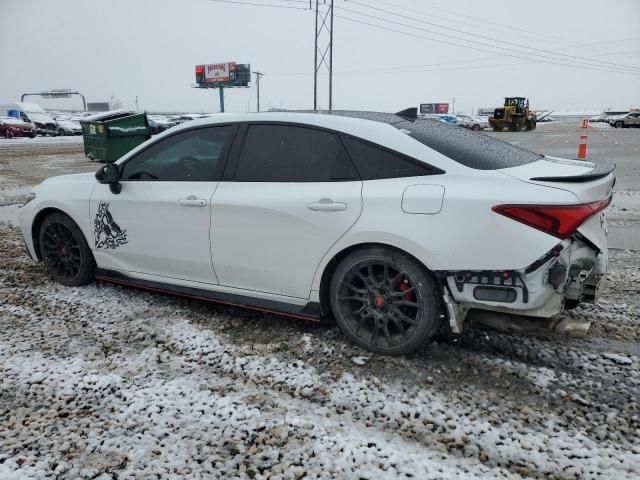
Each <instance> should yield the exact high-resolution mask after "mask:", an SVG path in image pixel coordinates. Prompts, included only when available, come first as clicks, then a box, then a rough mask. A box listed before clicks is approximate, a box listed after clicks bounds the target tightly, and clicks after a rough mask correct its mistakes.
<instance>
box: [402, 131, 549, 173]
mask: <svg viewBox="0 0 640 480" xmlns="http://www.w3.org/2000/svg"><path fill="white" fill-rule="evenodd" d="M393 126H394V127H396V128H397V129H399V130H402V131H404V132H405V133H407V132H408V133H407V134H408V135H409V136H410V137H412V138H414V139H415V140H417V141H418V142H420V143H422V144H424V145H426V146H427V147H429V148H432V149H434V150H435V151H436V152H439V153H441V154H443V155H445V156H447V157H449V158H451V159H452V160H455V161H456V162H458V163H461V164H462V165H465V166H467V167H470V168H475V169H477V170H497V169H500V168H509V167H518V166H520V165H526V164H527V163H533V162H537V161H538V160H540V159H542V158H543V156H542V155H540V154H538V153H534V152H532V151H530V150H526V149H524V148H521V147H517V146H515V145H511V144H510V143H507V142H505V141H503V140H498V139H497V138H493V137H490V136H489V135H486V134H484V133H478V132H472V131H470V130H467V129H465V128H462V127H458V126H454V125H447V124H446V123H443V122H439V121H437V120H431V119H418V120H416V121H413V122H412V121H407V120H403V121H401V122H397V123H393Z"/></svg>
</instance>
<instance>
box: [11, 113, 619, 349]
mask: <svg viewBox="0 0 640 480" xmlns="http://www.w3.org/2000/svg"><path fill="white" fill-rule="evenodd" d="M613 169H614V165H613V164H610V163H607V162H600V163H597V164H594V163H590V162H585V161H574V160H563V159H557V158H551V157H544V156H542V155H538V154H536V153H533V152H530V151H528V150H524V149H522V148H519V147H516V146H513V145H510V144H508V143H505V142H503V141H501V140H497V139H493V138H490V137H488V136H486V135H482V134H479V133H476V132H472V131H469V130H466V129H462V128H458V127H454V126H450V125H446V124H444V123H442V122H439V121H436V120H429V119H418V118H416V114H415V110H411V109H410V110H407V111H403V112H399V113H398V114H377V113H366V112H333V113H332V114H326V113H325V114H322V113H302V112H300V113H298V112H270V113H259V114H220V115H216V116H215V117H213V118H206V119H202V120H194V121H191V122H188V123H186V124H184V125H180V126H178V127H175V128H173V129H171V130H168V131H166V132H164V133H162V134H160V135H158V136H157V137H154V138H153V139H151V140H149V141H147V142H145V143H144V144H142V145H140V146H138V147H136V148H135V149H133V150H132V151H130V152H129V153H127V154H126V155H124V156H123V157H122V158H121V159H119V160H118V161H117V162H115V163H114V164H107V165H104V166H102V167H101V168H100V169H99V170H98V172H97V173H96V174H95V175H92V174H76V175H64V176H60V177H53V178H50V179H48V180H46V181H45V182H43V183H42V184H40V185H38V186H37V187H36V188H35V190H34V191H33V193H32V194H31V195H30V196H29V201H28V202H27V203H26V204H25V205H24V207H23V208H22V209H21V210H20V212H19V221H20V225H21V229H22V233H23V235H24V240H25V243H26V247H27V250H28V253H29V255H30V256H31V258H33V259H34V260H39V261H43V262H44V263H45V264H46V268H47V269H48V271H49V274H50V275H51V277H52V278H53V279H54V280H56V281H58V282H60V283H62V284H64V285H69V286H79V285H84V284H87V283H89V282H92V281H93V280H94V279H96V278H97V279H100V280H105V281H111V282H116V283H120V284H123V285H129V286H134V287H141V288H147V289H151V290H154V291H161V292H168V293H175V294H180V295H186V296H192V297H195V298H201V299H208V300H212V301H217V302H223V303H228V304H233V305H239V306H244V307H249V308H254V309H258V310H266V311H275V312H279V313H282V314H284V315H289V316H293V317H301V318H306V319H320V318H333V319H335V321H337V323H338V324H339V326H340V327H341V328H342V330H343V331H344V333H345V334H346V335H347V336H348V337H350V338H351V339H352V340H353V341H354V342H356V343H357V344H358V345H360V346H362V347H364V348H366V349H369V350H372V351H374V352H379V353H385V354H404V353H408V352H411V351H413V350H415V349H416V348H418V347H420V346H421V345H422V344H424V342H426V341H427V340H428V339H429V338H430V337H431V336H432V335H433V334H434V333H435V332H436V330H437V329H439V328H441V327H444V328H449V329H451V330H452V331H453V332H460V331H461V329H462V326H463V322H464V320H465V316H466V315H467V312H468V311H469V310H470V309H483V310H492V311H499V312H514V313H520V314H525V315H531V316H537V317H551V316H553V315H556V314H558V313H559V312H561V311H562V310H563V309H565V308H570V307H573V306H575V305H577V304H578V303H579V302H581V301H587V302H594V301H595V299H596V296H597V288H598V284H599V282H600V280H601V278H602V276H603V274H604V273H605V271H606V267H607V239H606V221H605V217H604V213H603V210H604V209H605V208H606V207H607V205H608V204H609V202H610V200H611V192H612V187H613V183H614V174H613Z"/></svg>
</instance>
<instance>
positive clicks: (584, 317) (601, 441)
mask: <svg viewBox="0 0 640 480" xmlns="http://www.w3.org/2000/svg"><path fill="white" fill-rule="evenodd" d="M543 129H547V130H546V132H547V133H546V135H545V133H544V130H543ZM608 133H609V132H608ZM610 133H611V135H614V134H616V132H610ZM618 134H620V135H622V133H620V132H619V133H618ZM633 134H636V136H635V137H630V138H631V139H632V140H633V138H640V130H635V131H633V132H629V131H625V132H624V135H625V136H626V135H633ZM517 135H524V133H523V134H508V133H505V134H504V136H505V138H510V141H514V142H519V141H530V142H531V141H538V142H539V143H537V144H536V145H537V146H541V145H546V142H547V139H550V140H548V141H549V142H550V143H553V142H555V141H558V142H559V145H562V143H561V142H564V140H567V139H570V140H571V142H573V140H574V137H573V136H571V135H575V132H571V128H564V127H562V126H558V127H556V126H550V127H547V126H544V127H543V128H541V129H540V130H539V131H538V133H536V137H535V138H537V139H538V140H532V139H533V137H528V138H524V140H521V139H520V138H521V137H517ZM554 135H558V137H555V136H554ZM562 135H564V140H557V139H558V138H563V137H562ZM567 141H569V140H567ZM536 145H533V146H531V147H530V148H533V147H535V146H536ZM603 148H604V147H603ZM534 149H535V148H534ZM545 153H549V154H553V151H551V152H545ZM606 153H607V156H608V158H610V159H613V160H615V161H617V162H619V173H618V175H619V177H622V176H623V177H624V179H621V178H619V180H618V190H617V191H616V202H615V205H614V207H613V208H612V210H611V215H610V217H611V218H612V223H614V224H615V223H616V222H620V224H621V225H624V226H625V228H629V229H631V230H630V231H632V232H635V231H637V230H636V229H637V227H638V218H640V217H639V216H638V211H639V210H638V204H637V203H636V202H635V199H636V195H637V190H638V188H637V185H638V184H637V183H635V184H634V183H633V182H630V181H628V178H627V177H629V176H633V172H634V164H633V163H632V162H631V160H630V159H629V158H627V157H626V155H627V153H626V150H624V151H623V149H622V147H621V146H619V145H613V144H611V145H609V147H608V149H607V150H606ZM565 155H567V156H569V155H568V154H565ZM571 156H572V155H571ZM635 158H636V159H637V158H638V156H637V154H636V155H635ZM621 164H624V167H623V168H621V167H620V165H621ZM95 168H96V166H95V164H92V163H90V162H87V161H86V160H85V159H84V157H83V156H82V154H81V143H79V139H74V138H70V139H68V138H63V139H46V140H43V139H37V140H36V141H31V140H26V139H25V140H24V141H22V139H16V140H12V141H7V142H4V141H0V205H5V206H4V207H1V206H0V221H2V222H3V224H2V225H0V332H1V333H0V479H2V480H4V479H23V478H60V479H76V478H87V479H90V478H98V479H101V480H106V479H133V478H136V479H137V478H167V479H169V478H258V479H260V478H265V479H266V478H271V479H285V478H292V479H296V478H339V479H342V478H348V479H351V478H365V479H375V478H419V479H444V478H446V479H448V478H515V479H517V478H553V479H569V478H571V479H584V478H600V479H601V478H607V479H609V478H611V479H622V478H629V479H636V478H638V477H640V410H639V408H638V401H639V399H640V295H639V293H640V291H639V290H640V287H639V285H640V270H639V266H640V259H639V255H638V253H637V252H636V251H635V250H629V249H627V250H624V249H618V248H616V249H612V250H611V251H610V256H611V264H610V273H609V275H608V279H609V281H608V284H607V286H606V289H605V291H604V294H603V297H602V299H601V301H600V302H599V303H598V304H597V305H594V306H584V307H579V308H577V309H576V310H574V311H572V312H571V314H570V315H566V316H565V317H563V318H564V319H565V320H567V321H569V320H570V321H573V322H582V323H584V322H591V328H590V330H589V333H588V334H587V336H586V337H584V338H572V337H569V336H566V335H560V334H557V333H551V332H548V331H542V330H537V331H526V332H519V333H508V332H499V331H495V330H491V329H488V328H487V327H484V326H482V325H479V324H476V323H473V322H472V323H470V324H468V325H467V326H466V330H465V332H464V334H463V335H461V336H460V337H459V338H458V339H457V340H446V339H439V340H437V341H433V342H431V343H430V344H429V345H426V346H425V347H424V348H423V349H422V351H420V352H419V353H417V354H415V355H412V356H409V357H399V358H389V357H381V356H374V355H370V354H368V353H367V352H364V351H362V350H360V349H358V348H356V347H354V346H352V345H351V344H349V343H348V342H347V341H346V340H345V339H344V338H343V337H342V335H341V334H340V332H339V331H338V329H337V328H336V327H335V326H332V325H316V324H312V323H308V322H303V321H296V320H288V319H284V318H280V317H276V316H271V315H253V314H247V313H245V312H243V311H239V310H233V309H229V308H227V307H222V306H219V305H214V304H209V303H203V302H197V301H190V300H184V299H177V298H173V297H169V296H161V295H157V294H151V293H146V292H142V291H137V290H132V289H123V288H121V287H116V286H111V285H109V284H105V283H96V284H93V285H90V286H87V287H82V288H65V287H61V286H59V285H57V284H54V283H51V282H50V281H49V280H48V279H47V277H46V275H45V273H44V270H43V268H42V266H41V265H39V264H35V263H33V262H31V261H29V260H28V259H27V258H26V256H25V255H24V254H23V253H22V245H21V242H22V240H21V237H20V234H19V232H18V230H17V229H16V228H15V227H13V226H11V225H10V223H11V219H12V217H13V214H14V213H13V212H14V210H13V209H14V208H16V207H15V205H14V204H15V203H17V202H18V201H19V199H20V197H21V195H23V194H24V193H26V192H28V188H29V187H30V186H31V185H33V184H34V183H37V182H38V181H40V180H42V179H43V178H46V177H48V176H50V175H55V174H60V173H69V172H79V171H92V170H95ZM621 172H622V175H621ZM627 197H628V198H627ZM625 199H626V200H625ZM625 202H626V203H625ZM621 235H622V236H621V238H622V241H627V239H626V237H625V236H624V234H621ZM630 241H635V240H634V239H633V238H632V239H630ZM559 320H562V318H561V319H559Z"/></svg>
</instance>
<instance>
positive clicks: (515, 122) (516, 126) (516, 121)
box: [511, 117, 524, 132]
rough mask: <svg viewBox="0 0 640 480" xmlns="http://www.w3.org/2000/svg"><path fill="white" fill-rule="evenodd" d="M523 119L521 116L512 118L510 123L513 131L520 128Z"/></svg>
mask: <svg viewBox="0 0 640 480" xmlns="http://www.w3.org/2000/svg"><path fill="white" fill-rule="evenodd" d="M523 121H524V119H523V118H521V117H518V118H515V119H514V120H513V123H512V124H511V128H512V131H513V132H519V131H521V130H522V126H523V125H522V124H523Z"/></svg>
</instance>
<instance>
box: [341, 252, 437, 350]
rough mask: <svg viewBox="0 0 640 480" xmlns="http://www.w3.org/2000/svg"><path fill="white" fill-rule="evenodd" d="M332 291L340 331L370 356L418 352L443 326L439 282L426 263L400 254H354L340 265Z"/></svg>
mask: <svg viewBox="0 0 640 480" xmlns="http://www.w3.org/2000/svg"><path fill="white" fill-rule="evenodd" d="M329 289H330V292H329V298H330V300H331V310H332V312H333V316H334V318H335V319H336V322H337V323H338V325H339V326H340V329H341V330H342V331H343V332H344V334H345V335H346V336H347V337H349V338H350V339H351V340H352V341H353V342H354V343H356V344H357V345H359V346H360V347H362V348H364V349H366V350H369V351H371V352H375V353H381V354H385V355H405V354H409V353H411V352H414V351H415V350H416V349H418V348H419V347H421V346H422V345H423V344H424V343H425V342H427V341H428V340H429V339H430V338H431V337H432V336H433V335H434V334H435V332H436V331H437V330H438V328H439V326H440V323H441V318H440V312H441V300H440V295H439V289H438V286H437V285H436V283H435V281H434V280H433V279H432V278H431V276H430V274H429V273H428V272H427V271H426V270H425V269H424V267H422V265H420V264H418V262H416V261H415V260H414V259H413V258H411V257H410V256H409V255H407V254H405V253H402V252H399V251H397V250H393V249H390V248H384V247H369V248H363V249H360V250H356V251H355V252H353V253H351V254H350V255H348V256H347V257H345V258H344V259H343V260H342V261H341V262H340V263H339V264H338V266H337V267H336V270H335V272H334V273H333V276H332V278H331V283H330V286H329Z"/></svg>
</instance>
